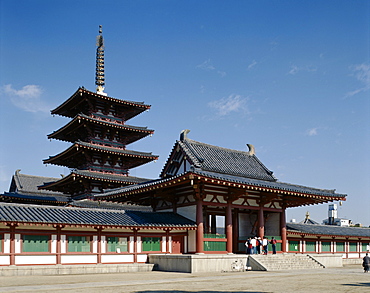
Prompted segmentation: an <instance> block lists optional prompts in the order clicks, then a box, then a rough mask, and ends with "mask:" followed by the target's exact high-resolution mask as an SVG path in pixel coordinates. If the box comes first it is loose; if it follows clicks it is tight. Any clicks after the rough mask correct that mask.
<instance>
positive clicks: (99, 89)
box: [95, 25, 107, 96]
mask: <svg viewBox="0 0 370 293" xmlns="http://www.w3.org/2000/svg"><path fill="white" fill-rule="evenodd" d="M96 46H97V48H96V71H95V84H96V93H98V94H100V95H103V96H106V95H107V94H106V93H104V85H105V76H104V39H103V26H101V25H99V35H98V36H97V37H96Z"/></svg>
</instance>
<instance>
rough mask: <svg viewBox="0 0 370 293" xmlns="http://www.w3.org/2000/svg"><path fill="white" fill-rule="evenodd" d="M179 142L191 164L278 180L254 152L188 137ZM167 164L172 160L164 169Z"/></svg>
mask: <svg viewBox="0 0 370 293" xmlns="http://www.w3.org/2000/svg"><path fill="white" fill-rule="evenodd" d="M177 144H178V145H179V146H180V147H181V149H182V150H183V151H184V152H185V154H186V156H187V158H188V159H189V160H190V162H191V164H192V165H193V166H194V167H196V168H200V169H202V170H204V171H211V172H217V173H220V174H228V175H234V176H241V177H246V178H254V179H260V180H266V181H276V178H275V177H274V176H273V175H272V172H271V171H270V170H268V169H267V168H266V167H265V166H264V165H263V164H262V163H261V161H260V160H259V159H258V158H257V157H256V156H255V155H254V154H250V153H249V152H243V151H238V150H232V149H227V148H222V147H218V146H213V145H209V144H205V143H202V142H198V141H194V140H191V139H189V138H186V137H185V138H183V139H182V140H180V141H177ZM167 164H170V162H167V163H166V165H165V167H164V169H165V168H166V166H167ZM161 176H163V173H162V174H161Z"/></svg>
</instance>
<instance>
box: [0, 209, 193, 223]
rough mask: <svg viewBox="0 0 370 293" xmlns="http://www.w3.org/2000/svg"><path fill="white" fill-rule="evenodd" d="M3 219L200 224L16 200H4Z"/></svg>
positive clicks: (152, 215) (176, 217)
mask: <svg viewBox="0 0 370 293" xmlns="http://www.w3.org/2000/svg"><path fill="white" fill-rule="evenodd" d="M0 221H1V222H20V223H47V224H67V225H68V224H69V225H99V226H125V227H127V226H151V227H177V228H194V227H196V224H195V223H194V222H193V221H191V220H189V219H187V218H185V217H183V216H180V215H178V214H176V213H172V212H163V213H153V212H142V211H124V210H107V209H96V208H94V209H88V208H76V207H56V206H40V205H25V204H14V203H0Z"/></svg>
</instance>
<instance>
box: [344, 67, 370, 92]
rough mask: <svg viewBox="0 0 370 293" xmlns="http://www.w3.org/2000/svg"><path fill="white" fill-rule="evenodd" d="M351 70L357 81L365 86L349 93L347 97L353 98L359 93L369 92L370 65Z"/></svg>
mask: <svg viewBox="0 0 370 293" xmlns="http://www.w3.org/2000/svg"><path fill="white" fill-rule="evenodd" d="M350 69H351V70H352V72H353V73H352V75H353V76H355V77H356V79H357V80H358V81H360V82H361V83H362V84H363V86H362V87H360V88H358V89H356V90H353V91H351V92H348V93H347V94H346V97H352V96H354V95H357V94H358V93H361V92H365V91H368V90H369V89H370V64H366V63H363V64H358V65H354V66H351V67H350Z"/></svg>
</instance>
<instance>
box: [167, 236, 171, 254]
mask: <svg viewBox="0 0 370 293" xmlns="http://www.w3.org/2000/svg"><path fill="white" fill-rule="evenodd" d="M168 248H169V250H170V253H172V236H170V237H168Z"/></svg>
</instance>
